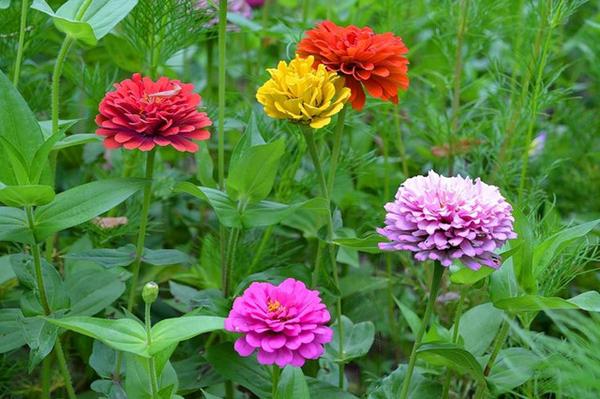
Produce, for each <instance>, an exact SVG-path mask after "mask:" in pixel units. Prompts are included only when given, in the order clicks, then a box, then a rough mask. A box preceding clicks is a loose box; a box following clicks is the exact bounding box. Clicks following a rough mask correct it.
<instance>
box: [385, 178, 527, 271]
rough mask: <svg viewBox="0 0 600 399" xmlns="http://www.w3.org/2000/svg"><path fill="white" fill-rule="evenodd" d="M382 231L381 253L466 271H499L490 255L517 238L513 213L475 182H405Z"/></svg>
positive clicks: (387, 207) (493, 192)
mask: <svg viewBox="0 0 600 399" xmlns="http://www.w3.org/2000/svg"><path fill="white" fill-rule="evenodd" d="M385 210H386V211H387V215H386V218H385V224H386V226H385V227H384V228H380V229H377V231H378V233H379V234H381V235H383V236H385V237H386V238H388V239H389V240H390V242H386V243H380V244H379V248H381V249H382V250H386V251H398V250H406V251H412V252H414V256H415V259H416V260H418V261H424V260H427V259H431V260H437V261H439V262H441V264H442V265H444V266H450V264H451V263H452V261H453V260H454V259H456V260H459V261H461V262H462V263H463V264H464V265H465V266H467V267H468V268H470V269H473V270H478V269H479V268H481V265H486V266H489V267H492V268H498V267H500V264H501V260H500V259H499V258H498V256H497V255H496V254H494V252H493V251H494V250H495V249H497V248H500V247H501V246H502V245H503V244H504V243H505V242H506V241H507V240H509V239H512V238H516V236H517V235H516V234H515V232H514V231H513V221H514V218H513V217H512V207H511V206H510V204H509V203H508V202H506V200H505V199H504V197H502V195H501V194H500V191H499V190H498V187H495V186H490V185H487V184H485V183H484V182H482V181H481V180H479V179H477V180H475V181H472V180H471V179H469V178H463V177H460V176H457V177H444V176H440V175H438V174H436V173H435V172H433V171H431V172H429V174H428V175H427V176H416V177H412V178H410V179H408V180H406V181H405V182H404V183H402V185H401V186H400V188H399V189H398V193H397V194H396V200H395V201H394V202H390V203H387V204H386V205H385Z"/></svg>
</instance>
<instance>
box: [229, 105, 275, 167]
mask: <svg viewBox="0 0 600 399" xmlns="http://www.w3.org/2000/svg"><path fill="white" fill-rule="evenodd" d="M262 144H266V141H265V139H264V138H263V136H262V134H261V132H260V130H259V128H258V123H257V122H256V114H255V113H254V111H252V113H251V114H250V120H248V124H247V125H246V130H245V131H244V134H243V135H242V137H241V138H240V139H239V141H238V142H237V144H236V145H235V147H234V148H233V151H232V152H231V158H230V160H229V163H230V165H233V164H235V163H237V162H238V161H239V160H240V158H241V156H242V154H243V153H244V152H246V151H248V149H249V148H251V147H255V146H258V145H262Z"/></svg>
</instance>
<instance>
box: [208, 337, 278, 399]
mask: <svg viewBox="0 0 600 399" xmlns="http://www.w3.org/2000/svg"><path fill="white" fill-rule="evenodd" d="M206 359H207V360H208V362H209V363H210V364H211V365H212V366H213V367H214V368H215V370H217V372H218V373H219V374H221V375H222V376H223V377H224V378H226V379H229V380H231V381H233V382H235V383H236V384H239V385H242V386H243V387H244V388H247V389H249V390H250V391H252V393H254V394H255V395H256V396H258V397H259V398H270V397H271V375H270V374H269V373H268V372H267V369H266V368H265V367H260V366H259V365H258V363H257V361H256V359H255V358H253V357H241V356H240V355H238V354H237V352H235V351H234V350H233V346H232V344H231V343H229V342H226V343H223V344H220V345H213V346H211V347H209V348H208V349H207V350H206Z"/></svg>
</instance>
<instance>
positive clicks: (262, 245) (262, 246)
mask: <svg viewBox="0 0 600 399" xmlns="http://www.w3.org/2000/svg"><path fill="white" fill-rule="evenodd" d="M271 235H273V226H269V227H267V228H266V229H265V231H264V233H263V235H262V238H261V239H260V243H259V244H258V248H257V249H256V252H255V253H254V257H253V258H252V262H250V266H249V267H248V274H252V273H254V270H256V265H258V262H260V260H261V259H262V255H263V252H265V248H266V247H267V244H268V243H269V241H270V239H271Z"/></svg>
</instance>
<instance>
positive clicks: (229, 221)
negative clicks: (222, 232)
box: [174, 182, 242, 228]
mask: <svg viewBox="0 0 600 399" xmlns="http://www.w3.org/2000/svg"><path fill="white" fill-rule="evenodd" d="M174 191H175V192H179V193H186V194H190V195H193V196H194V197H196V198H199V199H201V200H203V201H207V202H208V203H209V204H210V206H211V207H212V208H213V210H214V211H215V213H216V215H217V218H218V219H219V222H220V223H221V224H222V225H224V226H226V227H238V228H241V227H242V221H241V220H240V215H239V212H238V209H237V204H236V203H235V202H234V201H232V200H231V199H229V197H228V196H227V194H225V193H224V192H222V191H219V190H217V189H214V188H210V187H201V186H200V187H199V186H195V185H194V184H192V183H189V182H181V183H178V184H177V185H176V186H175V188H174Z"/></svg>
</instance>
